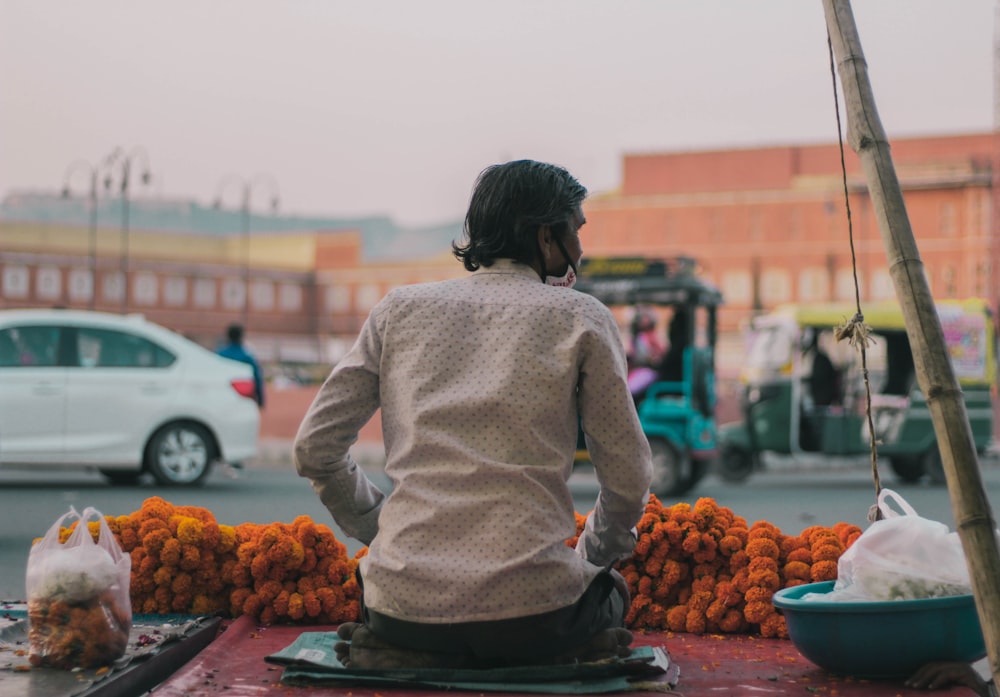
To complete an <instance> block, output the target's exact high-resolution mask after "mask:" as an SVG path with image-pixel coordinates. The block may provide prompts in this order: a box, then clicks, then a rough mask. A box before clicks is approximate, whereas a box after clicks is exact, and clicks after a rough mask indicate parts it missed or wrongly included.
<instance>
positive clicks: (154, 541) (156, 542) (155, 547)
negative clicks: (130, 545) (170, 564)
mask: <svg viewBox="0 0 1000 697" xmlns="http://www.w3.org/2000/svg"><path fill="white" fill-rule="evenodd" d="M158 522H162V521H158ZM143 527H145V524H144V526H143ZM139 535H140V536H141V537H142V546H143V547H145V548H146V552H147V553H148V554H154V555H156V554H159V553H160V550H161V549H163V545H164V543H166V541H167V540H172V539H173V536H172V535H171V534H170V531H169V530H168V529H167V528H166V527H158V528H157V527H154V528H151V529H150V530H149V531H148V532H145V533H143V528H139Z"/></svg>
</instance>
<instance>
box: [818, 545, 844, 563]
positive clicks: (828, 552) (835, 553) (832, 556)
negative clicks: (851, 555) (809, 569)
mask: <svg viewBox="0 0 1000 697" xmlns="http://www.w3.org/2000/svg"><path fill="white" fill-rule="evenodd" d="M843 553H844V549H843V547H841V546H840V542H839V541H838V542H837V544H836V545H834V544H825V545H821V546H819V547H813V550H812V557H813V561H814V562H818V561H837V560H838V559H840V555H841V554H843Z"/></svg>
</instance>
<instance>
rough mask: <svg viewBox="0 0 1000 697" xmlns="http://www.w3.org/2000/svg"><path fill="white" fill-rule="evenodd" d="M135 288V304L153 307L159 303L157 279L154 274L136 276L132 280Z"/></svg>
mask: <svg viewBox="0 0 1000 697" xmlns="http://www.w3.org/2000/svg"><path fill="white" fill-rule="evenodd" d="M132 284H133V286H134V287H135V304H136V305H146V306H150V307H151V306H154V305H156V303H157V302H158V301H159V295H160V293H159V288H158V279H157V278H156V274H152V273H140V274H136V276H135V278H134V279H133V280H132Z"/></svg>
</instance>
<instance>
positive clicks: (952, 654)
mask: <svg viewBox="0 0 1000 697" xmlns="http://www.w3.org/2000/svg"><path fill="white" fill-rule="evenodd" d="M833 584H834V582H833V581H824V582H822V583H807V584H805V585H802V586H795V587H793V588H784V589H782V590H779V591H777V592H776V593H775V594H774V598H773V599H772V602H773V603H774V606H775V607H776V608H777V609H778V610H779V611H780V612H781V613H782V614H783V615H784V616H785V621H786V622H787V623H788V636H789V638H790V639H791V640H792V643H793V644H795V647H796V648H797V649H798V650H799V652H800V653H801V654H802V655H803V656H805V657H806V658H808V659H809V660H810V661H812V662H813V663H815V664H816V665H818V666H819V667H820V668H824V669H826V670H828V671H830V672H832V673H840V674H842V675H852V676H854V677H859V678H904V677H908V676H910V675H912V674H913V673H914V672H915V671H916V670H917V668H919V667H920V666H922V665H924V664H925V663H930V662H931V661H966V662H972V661H976V660H978V659H980V658H982V657H983V656H985V655H986V645H985V643H984V641H983V631H982V628H981V627H980V625H979V617H978V616H977V615H976V604H975V600H974V598H973V596H971V595H956V596H951V597H947V598H925V599H921V600H890V601H871V602H839V601H833V600H823V599H821V598H817V599H813V600H803V599H802V596H804V595H806V594H807V593H824V594H825V593H830V592H831V591H832V590H833Z"/></svg>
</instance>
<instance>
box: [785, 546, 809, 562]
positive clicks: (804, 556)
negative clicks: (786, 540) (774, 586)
mask: <svg viewBox="0 0 1000 697" xmlns="http://www.w3.org/2000/svg"><path fill="white" fill-rule="evenodd" d="M788 561H789V562H793V561H798V562H802V563H804V564H812V561H813V555H812V551H811V550H810V549H809V548H808V547H800V548H799V549H795V550H792V551H791V552H789V553H788Z"/></svg>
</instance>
